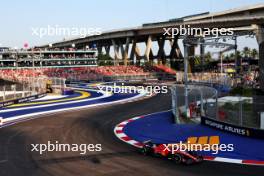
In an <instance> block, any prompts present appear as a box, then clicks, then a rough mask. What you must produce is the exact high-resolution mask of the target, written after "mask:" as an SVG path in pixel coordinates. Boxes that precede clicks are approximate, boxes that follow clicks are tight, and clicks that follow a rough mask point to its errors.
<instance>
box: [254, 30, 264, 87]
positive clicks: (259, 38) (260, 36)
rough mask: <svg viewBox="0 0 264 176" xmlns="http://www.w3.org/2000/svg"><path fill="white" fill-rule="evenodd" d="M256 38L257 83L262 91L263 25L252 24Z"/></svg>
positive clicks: (263, 65) (263, 72) (263, 62)
mask: <svg viewBox="0 0 264 176" xmlns="http://www.w3.org/2000/svg"><path fill="white" fill-rule="evenodd" d="M254 26H255V28H256V30H255V32H256V38H257V42H258V45H259V83H260V88H261V90H262V91H264V26H262V25H254Z"/></svg>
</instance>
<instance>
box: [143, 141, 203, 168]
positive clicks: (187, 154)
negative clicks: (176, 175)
mask: <svg viewBox="0 0 264 176" xmlns="http://www.w3.org/2000/svg"><path fill="white" fill-rule="evenodd" d="M143 144H144V145H143V147H142V148H141V149H140V152H141V153H142V154H144V155H154V156H159V157H163V158H167V159H169V160H172V161H174V162H175V163H177V164H179V163H184V164H187V165H189V164H194V163H200V162H202V161H203V156H201V155H199V154H198V153H197V152H195V151H187V150H185V151H181V150H177V151H172V150H171V148H170V145H166V144H154V143H152V142H151V141H145V142H143Z"/></svg>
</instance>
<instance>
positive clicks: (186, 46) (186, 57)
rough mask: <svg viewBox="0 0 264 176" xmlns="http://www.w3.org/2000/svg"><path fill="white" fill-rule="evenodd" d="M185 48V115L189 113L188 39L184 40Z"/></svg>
mask: <svg viewBox="0 0 264 176" xmlns="http://www.w3.org/2000/svg"><path fill="white" fill-rule="evenodd" d="M183 46H184V98H185V114H186V116H187V112H188V57H189V55H188V44H187V42H186V39H184V40H183Z"/></svg>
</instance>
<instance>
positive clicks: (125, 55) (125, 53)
mask: <svg viewBox="0 0 264 176" xmlns="http://www.w3.org/2000/svg"><path fill="white" fill-rule="evenodd" d="M129 42H130V38H129V37H127V38H126V43H125V47H124V46H123V45H122V44H121V52H122V59H123V60H124V65H125V66H127V63H128V50H129Z"/></svg>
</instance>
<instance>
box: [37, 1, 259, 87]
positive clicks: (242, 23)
mask: <svg viewBox="0 0 264 176" xmlns="http://www.w3.org/2000/svg"><path fill="white" fill-rule="evenodd" d="M183 25H185V26H189V27H190V28H202V29H203V28H210V29H213V28H218V29H221V28H232V30H233V32H234V35H235V36H243V35H255V36H256V39H257V42H258V45H259V59H260V60H259V66H260V75H261V76H260V79H261V85H263V86H262V87H263V89H264V3H263V4H258V5H252V6H247V7H243V8H235V9H231V10H226V11H222V12H217V13H208V12H207V13H202V14H197V15H190V16H186V17H182V18H176V19H171V20H168V21H163V22H157V23H148V24H143V25H142V26H139V27H134V28H127V29H119V30H113V31H108V32H103V33H102V34H101V35H94V36H87V37H85V38H76V39H71V40H66V41H62V42H56V43H53V44H52V48H65V47H71V46H72V44H74V45H75V47H76V48H84V47H86V46H93V45H96V46H97V49H98V53H101V52H102V50H103V49H104V50H105V52H106V54H108V55H110V50H111V49H112V52H113V53H114V60H115V61H116V62H115V63H119V62H123V63H124V64H125V65H127V64H128V63H129V62H131V61H133V60H134V59H136V60H139V59H142V58H143V59H145V60H146V61H147V62H152V61H153V59H155V58H157V59H158V60H160V61H161V62H163V63H165V62H166V59H167V58H169V59H170V60H174V61H182V60H183V55H182V52H181V50H180V48H179V39H181V38H183V37H185V36H181V35H177V36H175V37H173V38H172V37H170V36H166V35H164V28H177V29H179V28H180V27H181V26H183ZM167 40H168V41H169V43H170V52H169V55H166V53H165V50H164V46H165V41H167ZM153 42H157V44H158V52H157V55H156V56H154V54H153ZM139 43H145V45H146V48H145V51H144V52H143V53H141V51H140V49H139V47H138V44H139ZM40 47H42V48H47V47H49V45H44V46H40ZM194 47H195V46H192V47H190V49H189V52H190V54H189V55H194V54H195V53H194V52H195V50H194ZM120 51H121V52H120Z"/></svg>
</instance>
